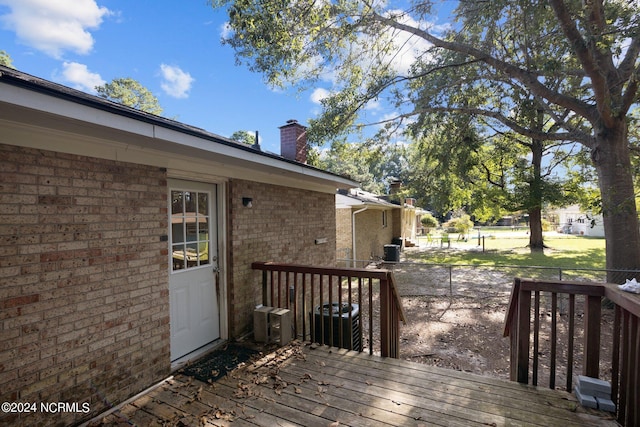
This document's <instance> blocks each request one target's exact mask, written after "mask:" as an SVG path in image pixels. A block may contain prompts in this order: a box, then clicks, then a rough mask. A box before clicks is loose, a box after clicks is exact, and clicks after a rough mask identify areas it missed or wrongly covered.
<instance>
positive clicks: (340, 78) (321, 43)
mask: <svg viewBox="0 0 640 427" xmlns="http://www.w3.org/2000/svg"><path fill="white" fill-rule="evenodd" d="M212 4H213V5H214V6H216V7H222V6H227V7H228V12H229V18H230V22H229V25H230V28H231V29H232V30H233V32H232V33H231V35H230V36H229V38H228V39H227V40H226V42H227V43H229V44H230V45H231V46H233V47H234V49H235V50H236V55H237V58H238V60H244V61H246V63H247V64H248V65H249V67H250V68H251V69H252V70H254V71H258V72H262V73H264V74H265V76H266V79H267V81H268V82H269V83H271V84H274V85H286V84H291V83H293V84H295V85H297V86H298V87H301V88H304V87H308V86H309V85H310V84H316V83H317V82H319V81H321V79H322V78H323V77H326V76H331V77H332V78H333V80H334V86H333V88H332V95H331V96H329V97H328V98H326V99H325V100H324V102H323V114H322V115H321V116H320V117H319V119H318V120H315V121H313V122H312V123H311V126H310V130H309V137H310V139H313V138H315V140H316V141H317V140H319V139H320V138H324V137H326V136H327V135H335V134H339V133H343V132H348V131H349V130H350V129H351V128H353V127H354V126H357V125H359V123H358V114H359V113H361V112H363V111H364V110H365V107H366V106H367V105H368V103H369V102H370V101H372V100H379V99H381V98H384V99H387V100H388V101H389V102H392V103H393V105H395V107H396V108H397V114H396V116H395V118H393V119H387V120H385V122H386V123H388V124H389V125H391V124H392V123H393V122H395V125H396V127H397V128H401V127H398V123H402V122H403V121H406V120H407V119H408V118H413V120H415V118H416V117H420V118H422V117H426V116H428V115H430V114H433V113H463V114H466V115H469V116H472V117H479V116H482V117H487V118H491V119H492V120H495V121H497V122H499V123H501V124H502V125H503V126H505V127H508V128H509V129H511V130H512V131H514V132H517V133H519V134H520V135H522V136H524V137H527V138H535V139H538V140H542V141H575V142H578V143H580V144H582V145H583V146H584V147H585V148H587V149H588V150H589V152H590V157H591V161H592V162H593V164H594V166H595V169H596V171H597V175H598V183H599V188H600V194H601V197H602V212H603V216H604V227H605V235H606V241H607V244H606V248H607V249H606V254H607V267H608V268H609V269H635V268H639V267H640V230H639V228H638V218H637V210H636V205H635V195H634V186H633V172H632V168H631V160H630V153H629V146H628V138H627V133H628V123H627V120H628V117H627V115H628V112H629V109H630V107H631V106H632V105H633V104H634V103H635V102H637V100H638V87H639V84H640V65H639V63H638V55H639V53H640V32H639V31H638V28H639V26H640V23H639V20H640V13H639V12H640V11H639V10H638V5H637V2H626V1H622V0H611V1H606V2H605V1H604V0H591V1H587V2H577V1H572V0H548V1H541V2H540V1H528V0H519V1H510V0H495V1H492V2H487V1H484V0H468V1H464V2H460V3H459V6H458V8H457V10H456V17H457V19H458V21H457V22H455V23H454V25H453V26H452V27H451V29H450V30H449V31H447V32H446V33H441V34H438V33H436V30H437V29H436V28H435V27H433V26H431V25H429V18H430V17H431V15H430V13H431V11H432V7H433V4H432V2H431V1H426V0H425V1H423V2H420V1H414V2H411V3H410V4H409V5H408V6H407V8H406V9H404V10H401V9H399V7H400V6H399V5H398V4H395V3H393V2H374V3H370V2H368V1H365V0H342V1H339V2H314V1H311V0H296V1H291V2H288V3H287V7H284V8H283V7H281V2H278V1H275V0H264V1H261V2H253V1H250V0H213V1H212ZM405 5H406V4H405ZM407 56H411V64H410V66H406V63H405V62H403V61H401V59H402V58H403V57H404V58H406V57H407ZM453 69H455V70H456V72H457V74H458V75H459V76H460V78H459V79H458V80H456V81H449V83H450V84H454V83H464V84H466V85H467V86H468V87H469V88H476V89H477V90H478V93H481V92H482V91H484V92H485V93H491V91H492V90H494V89H495V88H501V90H503V91H504V92H506V89H508V88H517V89H518V90H519V91H520V92H521V93H523V94H526V95H527V97H528V98H529V99H531V100H532V101H534V102H535V104H536V105H537V108H541V109H542V110H543V111H544V114H547V115H548V116H549V117H551V118H552V119H553V122H554V123H553V127H554V129H552V130H551V131H549V129H545V128H539V127H535V123H534V126H525V125H524V124H523V123H522V122H519V121H514V120H512V118H511V116H510V112H511V109H512V108H513V107H514V105H516V104H515V103H513V100H512V99H509V98H508V99H507V100H506V101H505V102H504V103H502V104H500V103H494V104H492V106H491V108H490V109H485V108H482V107H476V106H473V105H471V106H468V105H466V104H465V100H466V99H465V96H457V95H456V93H455V92H453V91H448V90H446V89H447V82H446V81H444V80H438V78H439V76H440V75H442V73H441V72H442V71H443V70H453ZM467 78H469V80H467ZM432 85H433V87H435V89H440V90H431V89H433V87H432ZM417 87H419V88H422V89H425V90H421V91H420V90H416V88H417ZM425 95H431V96H430V97H425ZM416 123H417V125H419V123H421V120H417V121H416ZM608 279H609V280H615V281H619V280H620V278H615V277H614V276H613V275H611V274H610V275H608Z"/></svg>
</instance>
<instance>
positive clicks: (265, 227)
mask: <svg viewBox="0 0 640 427" xmlns="http://www.w3.org/2000/svg"><path fill="white" fill-rule="evenodd" d="M228 196H229V200H228V206H229V210H230V212H229V227H228V233H229V235H228V241H229V247H230V251H231V253H229V254H228V256H229V264H230V272H229V275H228V280H229V290H230V295H229V312H230V314H231V319H229V324H230V331H229V334H230V336H231V337H239V336H241V335H243V334H245V333H247V332H249V331H251V330H252V329H253V324H252V322H253V310H254V308H255V306H256V304H259V303H261V302H262V294H261V292H262V285H261V277H262V276H261V273H259V272H257V271H254V270H252V269H251V263H252V262H254V261H276V262H288V263H296V264H307V265H321V266H334V265H335V250H336V241H335V238H336V228H335V227H336V225H335V195H334V194H326V193H318V192H312V191H305V190H297V189H293V188H287V187H280V186H274V185H267V184H260V183H255V182H250V181H243V180H232V181H231V182H230V183H229V193H228ZM243 197H249V198H251V199H252V205H253V206H252V207H251V208H247V207H244V206H243V205H242V198H243ZM319 238H326V239H327V243H325V244H318V245H317V244H315V239H319Z"/></svg>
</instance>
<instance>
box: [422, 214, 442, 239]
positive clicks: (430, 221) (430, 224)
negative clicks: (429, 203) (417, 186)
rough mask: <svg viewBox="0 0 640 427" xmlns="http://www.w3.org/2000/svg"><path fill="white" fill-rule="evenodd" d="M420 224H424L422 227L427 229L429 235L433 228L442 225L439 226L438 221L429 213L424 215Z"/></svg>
mask: <svg viewBox="0 0 640 427" xmlns="http://www.w3.org/2000/svg"><path fill="white" fill-rule="evenodd" d="M420 223H421V224H422V227H423V228H424V229H425V232H426V233H427V234H428V233H430V232H431V229H432V228H436V227H437V226H438V225H440V224H438V220H437V219H436V218H435V217H434V216H433V215H431V214H430V213H429V212H427V213H425V214H422V217H421V218H420Z"/></svg>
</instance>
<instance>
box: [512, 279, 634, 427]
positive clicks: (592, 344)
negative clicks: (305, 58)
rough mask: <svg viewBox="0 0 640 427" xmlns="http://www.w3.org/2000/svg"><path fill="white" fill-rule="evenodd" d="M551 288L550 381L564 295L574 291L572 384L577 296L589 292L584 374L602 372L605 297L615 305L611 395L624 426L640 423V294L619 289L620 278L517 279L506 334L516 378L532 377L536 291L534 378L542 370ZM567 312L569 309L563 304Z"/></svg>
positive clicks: (535, 380)
mask: <svg viewBox="0 0 640 427" xmlns="http://www.w3.org/2000/svg"><path fill="white" fill-rule="evenodd" d="M541 292H545V293H550V294H551V313H550V315H551V331H550V335H551V336H550V340H551V343H550V346H551V355H550V372H549V386H550V388H555V378H556V370H557V366H556V352H557V349H556V345H557V344H556V343H557V339H558V325H557V323H558V322H557V311H558V296H559V295H565V294H566V295H568V301H569V310H568V319H567V322H568V328H567V329H568V330H567V366H566V372H567V377H566V389H567V390H568V391H571V389H572V388H573V374H574V371H573V365H574V360H575V351H576V346H575V343H574V337H575V335H576V333H577V332H576V327H575V317H576V297H577V296H581V297H583V298H584V332H583V335H584V346H583V357H582V360H583V372H582V373H583V374H584V375H586V376H589V377H594V378H598V377H599V374H600V372H599V368H600V346H601V324H602V299H603V298H607V299H609V300H610V301H612V302H613V304H614V305H615V311H614V320H613V336H612V342H611V344H610V345H605V348H606V349H610V350H611V397H612V400H613V401H614V403H615V404H616V406H617V407H616V410H617V414H616V415H617V421H618V423H620V424H621V425H623V426H635V425H640V409H639V408H640V393H639V392H638V386H637V384H639V383H640V326H639V323H640V320H639V318H640V297H639V296H637V295H633V294H629V293H626V292H623V291H621V290H619V289H618V286H617V285H615V284H609V283H607V284H589V283H580V282H559V281H543V280H530V279H519V278H518V279H515V281H514V285H513V290H512V293H511V299H510V301H509V307H508V309H507V314H506V317H505V329H504V335H505V336H509V337H510V342H511V379H512V380H515V381H518V382H522V383H528V380H529V378H528V376H529V345H530V342H529V341H530V334H531V331H530V329H531V323H532V322H531V318H530V316H531V299H532V293H533V295H534V319H533V329H534V331H533V351H534V355H533V357H532V359H533V371H532V381H533V384H534V385H537V383H538V380H539V376H538V370H539V363H538V352H539V348H538V343H539V330H540V329H541V326H540V309H539V307H540V293H541ZM563 312H564V309H563Z"/></svg>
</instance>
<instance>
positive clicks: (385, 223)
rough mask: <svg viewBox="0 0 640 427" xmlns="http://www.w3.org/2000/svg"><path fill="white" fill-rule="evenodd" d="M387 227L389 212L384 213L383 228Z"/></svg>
mask: <svg viewBox="0 0 640 427" xmlns="http://www.w3.org/2000/svg"><path fill="white" fill-rule="evenodd" d="M387 225H388V224H387V211H382V227H386V226H387Z"/></svg>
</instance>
